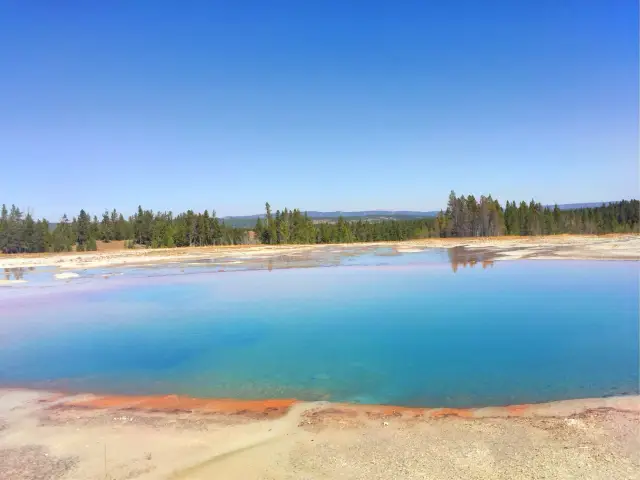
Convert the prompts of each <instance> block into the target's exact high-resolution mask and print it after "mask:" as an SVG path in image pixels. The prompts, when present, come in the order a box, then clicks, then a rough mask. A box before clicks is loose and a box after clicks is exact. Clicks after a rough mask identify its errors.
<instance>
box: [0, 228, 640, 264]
mask: <svg viewBox="0 0 640 480" xmlns="http://www.w3.org/2000/svg"><path fill="white" fill-rule="evenodd" d="M377 246H380V247H388V248H392V249H395V250H396V251H397V252H398V253H413V252H419V251H422V250H424V249H428V248H454V247H463V248H464V249H465V250H467V251H469V252H474V251H475V252H483V253H485V254H489V255H491V257H492V259H494V260H514V259H567V260H569V259H577V260H635V261H637V260H640V235H632V234H628V235H627V234H625V235H602V236H595V235H553V236H546V237H490V238H460V239H458V238H451V239H443V238H436V239H423V240H408V241H404V242H378V243H352V244H326V245H277V246H269V245H237V246H218V247H187V248H174V249H136V250H119V251H108V252H82V253H47V254H24V255H22V254H21V255H0V268H29V267H57V268H59V269H61V270H63V269H64V270H68V269H85V268H102V267H126V266H140V265H146V266H154V265H162V264H166V263H185V264H186V263H189V262H192V261H198V260H205V259H227V258H229V257H233V259H234V262H235V263H236V264H242V263H244V262H248V261H254V260H256V259H269V258H275V257H280V256H283V255H285V256H286V255H303V254H308V253H316V252H318V253H326V254H328V255H329V254H332V253H333V254H335V253H339V252H340V251H343V250H345V249H348V250H359V249H367V248H372V247H377Z"/></svg>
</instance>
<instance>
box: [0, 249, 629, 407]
mask: <svg viewBox="0 0 640 480" xmlns="http://www.w3.org/2000/svg"><path fill="white" fill-rule="evenodd" d="M378 253H379V252H377V253H371V252H369V253H367V254H366V255H361V256H354V257H346V258H343V259H341V260H340V261H339V262H338V263H339V264H340V265H341V266H337V267H334V268H288V269H273V270H271V271H267V270H257V271H252V270H242V269H239V270H241V271H226V272H223V273H220V272H218V271H216V270H215V269H211V268H205V269H201V268H198V267H193V268H187V269H186V270H185V269H184V268H180V269H178V268H177V267H176V268H174V269H173V270H172V269H171V268H170V267H167V268H166V269H164V270H161V273H162V275H159V274H158V272H159V271H158V270H148V271H146V274H145V271H144V270H141V269H129V270H127V271H124V274H123V275H120V276H117V277H112V278H109V279H108V280H105V279H102V278H99V276H98V275H97V274H95V272H94V273H91V272H89V273H88V274H86V275H85V276H84V277H81V278H80V279H78V281H75V282H74V281H72V282H69V283H64V282H58V283H57V284H56V285H52V286H38V287H34V286H32V287H31V288H20V289H17V288H5V289H0V385H21V386H33V387H40V388H58V389H65V390H72V391H99V392H109V393H130V394H151V393H181V394H189V395H194V396H213V397H239V398H263V397H295V398H299V399H306V400H317V399H322V400H332V401H348V402H362V403H385V404H397V405H430V406H456V407H459V406H477V405H499V404H511V403H526V402H539V401H548V400H557V399H565V398H580V397H592V396H605V395H617V394H627V393H637V392H638V381H639V378H638V375H639V373H638V358H639V351H638V338H639V332H638V315H639V312H638V303H639V294H638V292H639V280H638V273H639V264H638V263H637V262H597V261H561V260H555V261H542V260H530V261H525V260H523V261H508V262H498V263H496V264H495V265H493V266H491V267H487V268H482V267H481V266H480V265H476V266H475V267H474V268H471V267H468V268H458V269H457V271H456V272H454V271H452V268H451V265H450V264H449V262H448V258H447V254H446V252H444V253H443V252H433V251H430V252H425V253H410V254H404V255H396V256H383V257H380V256H379V254H378ZM25 279H27V280H28V275H25Z"/></svg>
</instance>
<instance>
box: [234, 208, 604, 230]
mask: <svg viewBox="0 0 640 480" xmlns="http://www.w3.org/2000/svg"><path fill="white" fill-rule="evenodd" d="M609 203H611V202H592V203H566V204H563V205H558V207H559V208H560V210H575V209H579V208H594V207H601V206H602V205H603V204H605V205H608V204H609ZM549 207H550V208H553V205H550V206H549ZM439 212H440V211H439V210H432V211H427V212H420V211H417V210H359V211H350V212H340V211H335V212H318V211H315V210H312V211H309V212H307V215H309V217H311V218H312V219H313V220H314V221H316V222H318V223H320V222H323V221H327V222H332V221H335V220H337V219H338V217H340V216H342V217H344V218H345V220H368V221H379V220H407V219H412V218H428V217H435V216H436V215H437V214H438V213H439ZM258 218H265V215H264V213H262V214H257V215H241V216H230V217H223V220H224V221H225V223H226V224H227V225H231V226H233V227H239V228H248V227H253V226H254V225H255V224H256V220H258Z"/></svg>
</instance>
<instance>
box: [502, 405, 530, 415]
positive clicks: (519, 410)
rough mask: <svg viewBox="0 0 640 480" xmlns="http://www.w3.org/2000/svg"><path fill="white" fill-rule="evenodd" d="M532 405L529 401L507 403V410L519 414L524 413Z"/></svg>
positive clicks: (510, 413)
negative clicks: (519, 403)
mask: <svg viewBox="0 0 640 480" xmlns="http://www.w3.org/2000/svg"><path fill="white" fill-rule="evenodd" d="M530 406H531V405H530V404H528V403H524V404H522V405H507V406H506V407H504V408H505V410H506V411H507V412H509V415H513V416H518V415H522V414H523V413H524V411H525V410H527V409H528V408H529V407H530Z"/></svg>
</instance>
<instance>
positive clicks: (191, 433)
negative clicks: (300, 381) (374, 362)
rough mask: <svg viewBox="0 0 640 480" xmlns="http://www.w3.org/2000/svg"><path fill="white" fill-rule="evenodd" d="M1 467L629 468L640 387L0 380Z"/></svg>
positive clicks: (56, 474)
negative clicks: (363, 400) (246, 386)
mask: <svg viewBox="0 0 640 480" xmlns="http://www.w3.org/2000/svg"><path fill="white" fill-rule="evenodd" d="M0 418H1V419H2V420H1V422H2V423H0V430H1V432H0V477H1V478H7V479H9V478H10V479H35V478H38V479H39V478H47V479H57V478H64V479H105V478H106V479H125V478H126V479H158V478H174V479H180V478H190V479H212V478H220V479H243V480H244V479H254V478H255V479H258V478H260V479H301V478H306V479H333V478H350V479H376V478H384V479H388V478H403V479H413V478H416V479H418V478H429V479H447V480H450V479H457V478H460V479H463V478H464V479H476V478H483V479H485V478H486V479H494V478H504V479H520V478H523V479H524V478H527V479H529V478H554V479H556V478H566V479H575V478H581V479H632V478H638V471H640V470H639V469H640V459H639V452H640V436H639V435H638V433H639V432H638V427H639V422H640V397H637V396H628V397H612V398H607V399H589V400H568V401H562V402H554V403H548V404H539V405H518V406H511V407H491V408H479V409H402V408H397V407H383V406H365V405H359V406H355V405H343V404H326V403H296V402H293V401H290V400H272V401H248V402H247V401H233V400H198V399H190V398H186V397H176V396H166V397H99V396H94V395H76V396H64V395H61V394H51V393H45V392H36V391H27V390H4V391H1V393H0Z"/></svg>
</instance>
